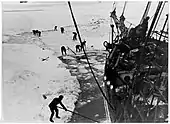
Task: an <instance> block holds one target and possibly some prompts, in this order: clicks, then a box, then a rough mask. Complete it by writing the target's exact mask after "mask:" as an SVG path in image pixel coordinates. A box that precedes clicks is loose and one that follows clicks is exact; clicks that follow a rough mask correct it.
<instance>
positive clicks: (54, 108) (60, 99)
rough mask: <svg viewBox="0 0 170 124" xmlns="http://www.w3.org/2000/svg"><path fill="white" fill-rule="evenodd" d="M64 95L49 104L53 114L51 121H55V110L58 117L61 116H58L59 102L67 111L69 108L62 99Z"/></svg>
mask: <svg viewBox="0 0 170 124" xmlns="http://www.w3.org/2000/svg"><path fill="white" fill-rule="evenodd" d="M63 97H64V96H63V95H60V96H59V97H58V98H54V99H53V100H52V102H51V103H50V104H49V108H50V111H51V116H50V121H51V122H54V121H53V116H54V112H55V113H56V118H60V117H59V116H58V109H57V105H58V104H60V105H61V106H62V107H63V109H64V110H65V111H67V108H66V107H65V106H64V105H63V103H62V102H61V101H62V99H63Z"/></svg>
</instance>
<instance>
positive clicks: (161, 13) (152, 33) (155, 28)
mask: <svg viewBox="0 0 170 124" xmlns="http://www.w3.org/2000/svg"><path fill="white" fill-rule="evenodd" d="M165 3H166V1H164V4H163V6H162V9H161V11H160V13H159V16H158V19H157V21H156V24H155V26H154V28H153V31H154V30H155V29H156V26H157V24H158V21H159V19H160V17H161V14H162V11H163V9H164V6H165ZM152 35H153V32H152Z"/></svg>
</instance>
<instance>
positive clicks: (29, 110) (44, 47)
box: [2, 1, 168, 123]
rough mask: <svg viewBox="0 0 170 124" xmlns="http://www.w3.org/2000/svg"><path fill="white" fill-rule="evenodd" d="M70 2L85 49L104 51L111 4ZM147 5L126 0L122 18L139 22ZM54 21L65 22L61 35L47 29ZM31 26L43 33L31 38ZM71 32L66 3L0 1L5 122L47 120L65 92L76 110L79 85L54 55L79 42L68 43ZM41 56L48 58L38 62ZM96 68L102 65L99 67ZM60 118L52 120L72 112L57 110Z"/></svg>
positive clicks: (67, 103)
mask: <svg viewBox="0 0 170 124" xmlns="http://www.w3.org/2000/svg"><path fill="white" fill-rule="evenodd" d="M71 3H72V8H73V12H74V15H75V17H76V20H77V23H78V24H79V28H80V33H81V36H82V39H85V40H86V41H87V46H88V48H89V49H90V46H91V45H93V46H94V49H104V47H103V41H104V40H108V37H109V32H111V29H110V17H109V16H110V12H111V11H112V4H113V2H111V1H109V2H104V1H102V2H97V1H93V2H71ZM146 4H147V2H146V1H145V2H135V1H133V2H128V4H127V8H126V10H125V14H124V15H125V17H126V19H127V20H128V21H129V22H132V23H133V24H135V25H138V23H139V22H140V19H141V17H142V14H143V12H144V9H145V6H146ZM154 5H155V6H154ZM154 5H153V7H152V9H151V10H150V14H149V15H150V16H152V15H153V14H154V13H153V12H154V11H155V9H156V5H157V3H156V2H155V3H154ZM123 6H124V2H122V1H121V2H117V7H118V8H117V15H118V16H120V15H121V12H122V8H123ZM165 7H166V8H167V9H168V7H167V6H165ZM166 12H168V11H166ZM166 12H163V13H164V14H163V16H162V17H161V20H162V21H161V22H162V23H160V24H158V28H160V27H162V24H163V22H164V20H165V14H166ZM55 25H57V26H58V27H59V28H60V27H61V26H64V27H65V30H66V32H65V34H61V33H60V31H56V32H54V31H51V30H52V29H53V27H54V26H55ZM126 25H127V27H128V26H129V23H127V22H126ZM33 29H38V30H41V31H43V32H42V37H40V38H38V37H36V36H33V35H32V34H31V33H30V32H31V30H33ZM72 31H75V28H74V26H73V22H72V18H71V16H70V11H69V8H68V5H67V2H64V1H60V2H55V1H52V2H47V1H44V2H34V1H29V2H28V3H22V4H20V3H19V2H17V1H15V2H14V1H13V2H2V42H3V44H2V111H3V113H2V116H3V121H4V122H41V123H42V122H49V116H50V111H49V109H48V104H49V102H50V101H51V100H52V99H53V98H54V97H57V96H59V95H60V94H62V95H64V99H63V103H64V105H65V106H66V107H67V108H68V109H69V110H72V111H73V110H74V108H75V105H74V103H75V102H76V100H77V98H78V95H79V93H80V92H81V90H80V86H79V83H78V81H77V80H76V78H75V77H74V76H71V74H70V72H69V70H67V69H66V65H64V64H63V63H62V62H61V61H60V60H59V59H58V58H57V57H58V56H59V55H61V53H60V47H61V45H65V46H69V47H70V48H72V49H73V50H74V46H75V44H78V43H79V42H78V41H75V42H73V41H72V39H71V38H72ZM74 51H75V50H74ZM68 53H69V54H72V53H71V52H68ZM47 57H49V58H47ZM45 58H47V59H46V60H45V61H42V60H43V59H45ZM98 68H102V67H100V65H99V66H98ZM82 71H83V70H82ZM43 95H45V96H47V99H44V98H43ZM59 116H61V119H54V120H55V122H59V123H63V122H68V121H69V119H70V118H71V116H72V113H70V112H65V111H63V110H60V111H59Z"/></svg>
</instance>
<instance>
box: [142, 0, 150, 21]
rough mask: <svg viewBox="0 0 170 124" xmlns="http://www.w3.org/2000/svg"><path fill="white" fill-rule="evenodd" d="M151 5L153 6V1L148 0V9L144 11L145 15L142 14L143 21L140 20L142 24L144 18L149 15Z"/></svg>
mask: <svg viewBox="0 0 170 124" xmlns="http://www.w3.org/2000/svg"><path fill="white" fill-rule="evenodd" d="M150 6H151V2H150V1H148V3H147V6H146V9H145V12H144V14H143V16H142V19H141V21H140V24H142V22H143V19H144V18H146V16H147V15H148V12H149V9H150Z"/></svg>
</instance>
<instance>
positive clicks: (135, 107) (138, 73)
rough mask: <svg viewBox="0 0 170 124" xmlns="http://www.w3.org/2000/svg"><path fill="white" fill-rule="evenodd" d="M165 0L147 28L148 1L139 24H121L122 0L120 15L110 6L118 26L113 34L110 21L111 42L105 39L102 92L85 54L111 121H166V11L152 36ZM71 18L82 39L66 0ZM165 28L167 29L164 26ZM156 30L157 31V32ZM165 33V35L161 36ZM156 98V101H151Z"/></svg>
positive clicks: (122, 21) (160, 3) (122, 17)
mask: <svg viewBox="0 0 170 124" xmlns="http://www.w3.org/2000/svg"><path fill="white" fill-rule="evenodd" d="M165 3H166V2H164V4H163V2H162V1H161V2H159V3H158V6H157V9H156V12H155V14H154V16H153V19H152V23H151V25H150V27H149V29H148V21H149V20H150V17H148V12H149V9H150V6H151V2H148V3H147V6H146V9H145V12H144V14H143V16H142V19H141V21H140V24H139V25H137V26H136V27H135V28H130V26H131V25H132V24H131V25H130V26H129V28H127V27H126V26H125V24H124V22H125V17H124V12H125V8H126V5H127V2H125V4H124V7H123V11H122V15H121V16H120V19H118V18H117V15H116V7H115V8H113V11H112V12H111V15H110V17H111V18H112V20H113V21H114V23H115V25H116V28H117V35H116V36H115V39H114V38H113V33H114V30H113V28H114V25H113V24H111V25H110V26H111V28H112V34H111V35H112V36H111V37H112V38H111V43H110V42H109V43H108V42H106V41H105V42H104V46H105V47H106V50H108V56H107V58H106V62H105V72H104V82H105V88H106V90H105V92H106V94H105V93H104V91H103V90H102V88H101V87H100V85H99V83H98V81H97V79H96V78H95V75H94V72H93V70H92V68H91V65H90V63H89V61H88V57H87V55H86V52H85V50H84V49H83V52H84V54H85V56H86V59H87V62H88V64H89V67H90V70H91V72H92V74H93V77H94V79H95V81H96V83H97V85H98V87H99V89H100V91H101V93H102V95H103V97H104V99H105V100H106V101H107V104H108V105H109V109H110V117H111V120H112V122H165V120H166V118H167V115H168V111H167V107H168V94H167V93H168V88H167V86H168V76H167V75H168V69H167V68H168V43H167V42H165V41H161V37H162V36H163V35H162V34H163V33H164V32H166V31H164V29H165V26H166V25H167V21H168V15H166V16H167V17H166V20H165V23H164V25H163V28H162V30H161V32H160V34H159V39H155V38H154V37H152V35H153V33H154V32H156V31H155V29H156V26H157V24H158V21H159V18H160V15H161V14H162V10H163V9H164V6H165ZM68 4H69V8H70V11H71V15H72V18H73V22H74V25H75V28H76V31H77V34H78V37H79V40H80V43H81V36H80V33H79V31H78V27H77V24H76V21H75V18H74V15H73V12H72V9H71V4H70V2H68ZM162 4H163V5H162ZM167 32H168V30H167ZM157 34H158V33H157ZM163 37H165V36H163ZM154 102H156V103H154Z"/></svg>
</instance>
